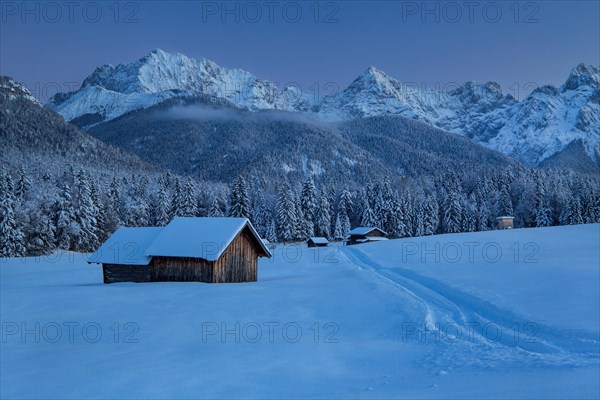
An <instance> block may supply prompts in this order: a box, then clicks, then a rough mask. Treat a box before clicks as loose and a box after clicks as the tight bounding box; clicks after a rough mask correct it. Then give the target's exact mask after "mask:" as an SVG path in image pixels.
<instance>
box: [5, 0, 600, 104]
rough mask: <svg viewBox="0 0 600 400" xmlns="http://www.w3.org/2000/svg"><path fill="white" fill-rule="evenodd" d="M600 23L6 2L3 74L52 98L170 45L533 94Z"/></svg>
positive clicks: (308, 85) (554, 79) (314, 69)
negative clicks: (100, 69)
mask: <svg viewBox="0 0 600 400" xmlns="http://www.w3.org/2000/svg"><path fill="white" fill-rule="evenodd" d="M473 3H476V5H472V6H471V5H470V4H473ZM115 4H117V6H115ZM300 14H301V15H300ZM599 21H600V5H599V2H598V1H568V2H566V1H565V2H563V1H532V2H528V1H524V2H515V1H475V2H469V1H456V2H427V3H423V2H421V1H414V2H413V1H397V2H392V1H390V2H368V3H366V2H359V1H339V2H335V1H334V2H319V3H316V2H313V1H310V2H295V1H256V2H227V3H224V2H221V1H217V2H213V1H202V2H191V1H190V2H161V1H139V2H137V1H123V2H120V3H115V2H113V1H110V2H100V1H97V2H96V1H85V0H83V1H81V0H79V1H73V2H69V1H62V0H61V1H56V2H22V1H2V2H0V74H2V75H9V76H12V77H13V78H15V79H16V80H18V81H20V82H23V83H25V84H26V85H27V86H28V87H29V88H30V89H31V90H32V91H33V92H34V94H35V95H36V97H38V98H40V99H41V100H43V101H44V100H46V99H47V98H48V96H51V95H52V94H54V93H55V92H56V91H57V89H58V88H61V89H62V91H68V90H69V89H70V88H71V87H73V86H74V85H77V86H78V85H79V84H80V83H81V82H82V81H83V79H84V78H85V77H86V76H87V75H89V74H90V73H91V72H92V71H93V70H94V68H96V67H97V66H100V65H102V64H107V63H110V64H118V63H123V62H131V61H134V60H136V59H138V58H140V57H142V56H144V55H145V54H147V53H148V52H150V51H151V50H152V49H154V48H161V49H163V50H166V51H171V52H180V53H183V54H186V55H188V56H191V57H194V58H202V57H204V58H208V59H211V60H213V61H215V62H217V63H218V64H220V65H222V66H224V67H230V68H242V69H245V70H247V71H250V72H252V73H254V74H255V75H257V76H258V77H260V78H264V79H269V80H272V81H276V82H280V83H282V84H288V83H295V84H298V85H300V87H301V88H302V89H303V91H305V92H307V93H314V92H315V91H316V90H317V86H318V87H319V93H320V94H326V93H327V90H326V89H327V88H326V85H328V84H329V83H330V82H334V83H335V85H338V86H339V87H340V88H343V87H345V86H346V85H348V84H349V83H350V82H351V81H352V80H353V79H354V78H356V76H358V75H359V74H360V73H362V72H363V71H364V70H365V69H366V68H367V67H368V66H370V65H374V66H376V67H377V68H379V69H381V70H383V71H385V72H386V73H387V74H388V75H390V76H392V77H394V78H396V79H399V80H400V81H403V82H408V83H410V84H413V85H420V86H423V87H430V88H436V87H439V88H442V89H443V88H445V87H454V86H455V84H456V83H463V82H465V81H467V80H476V81H479V82H487V81H489V80H493V81H497V82H499V83H500V84H501V85H502V87H503V90H504V91H505V92H509V93H511V94H513V95H514V96H515V97H519V98H523V96H524V95H525V94H527V93H528V92H529V91H531V89H532V88H533V86H534V85H536V84H537V85H542V84H548V83H549V84H554V85H560V84H562V83H563V82H564V80H565V79H566V78H567V76H568V73H569V71H570V69H571V68H572V67H574V66H575V65H576V64H578V63H580V62H585V63H588V64H595V65H598V64H600V22H599ZM329 87H331V85H330V86H329Z"/></svg>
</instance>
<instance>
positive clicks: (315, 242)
mask: <svg viewBox="0 0 600 400" xmlns="http://www.w3.org/2000/svg"><path fill="white" fill-rule="evenodd" d="M306 244H307V245H308V247H327V245H328V244H329V240H327V238H324V237H319V236H316V237H311V238H309V239H308V240H307V241H306Z"/></svg>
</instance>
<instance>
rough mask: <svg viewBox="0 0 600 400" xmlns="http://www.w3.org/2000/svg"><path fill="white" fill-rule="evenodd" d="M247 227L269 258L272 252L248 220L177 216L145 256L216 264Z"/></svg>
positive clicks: (155, 240)
mask: <svg viewBox="0 0 600 400" xmlns="http://www.w3.org/2000/svg"><path fill="white" fill-rule="evenodd" d="M245 227H249V228H250V231H251V232H252V234H253V235H254V236H255V238H256V241H257V243H259V244H260V246H261V247H262V249H263V251H264V252H265V255H266V256H267V257H270V255H271V253H270V252H269V250H268V249H267V247H266V246H265V244H264V243H263V241H262V240H261V239H260V236H259V235H258V233H256V231H255V230H254V227H253V226H252V224H251V223H250V221H248V219H247V218H229V217H227V218H224V217H214V218H185V217H177V218H175V219H173V220H172V221H171V222H170V223H169V224H168V225H167V226H166V227H165V228H164V229H163V230H162V232H160V234H159V235H158V236H157V237H156V238H155V239H154V241H153V242H152V243H151V244H150V245H149V246H148V248H147V249H146V255H147V256H151V257H154V256H160V257H191V258H202V259H205V260H207V261H216V260H218V259H219V257H221V255H222V254H223V252H224V251H225V249H226V248H227V246H229V244H230V243H231V241H233V239H235V237H236V236H237V235H238V234H239V233H240V232H241V231H242V229H244V228H245Z"/></svg>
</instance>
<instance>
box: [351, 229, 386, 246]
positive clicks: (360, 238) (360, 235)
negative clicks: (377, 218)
mask: <svg viewBox="0 0 600 400" xmlns="http://www.w3.org/2000/svg"><path fill="white" fill-rule="evenodd" d="M386 236H387V233H385V232H384V231H383V230H381V229H379V228H375V227H371V226H359V227H358V228H354V229H352V230H351V231H350V233H349V236H348V240H346V244H348V245H353V244H360V243H368V242H376V241H380V240H387V237H386Z"/></svg>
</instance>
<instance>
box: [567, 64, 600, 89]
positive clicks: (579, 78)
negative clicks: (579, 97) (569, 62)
mask: <svg viewBox="0 0 600 400" xmlns="http://www.w3.org/2000/svg"><path fill="white" fill-rule="evenodd" d="M582 86H589V87H592V88H599V87H600V68H598V67H595V66H593V65H587V64H583V63H582V64H579V65H577V66H576V67H575V68H573V69H572V70H571V73H570V74H569V78H568V79H567V81H566V82H565V84H564V85H563V86H562V87H561V89H562V91H565V90H576V89H578V88H579V87H582Z"/></svg>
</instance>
